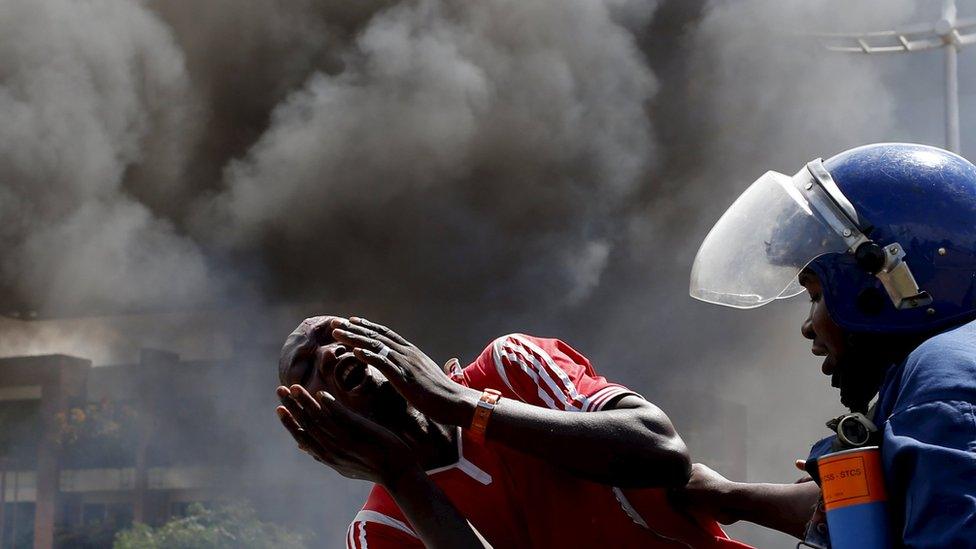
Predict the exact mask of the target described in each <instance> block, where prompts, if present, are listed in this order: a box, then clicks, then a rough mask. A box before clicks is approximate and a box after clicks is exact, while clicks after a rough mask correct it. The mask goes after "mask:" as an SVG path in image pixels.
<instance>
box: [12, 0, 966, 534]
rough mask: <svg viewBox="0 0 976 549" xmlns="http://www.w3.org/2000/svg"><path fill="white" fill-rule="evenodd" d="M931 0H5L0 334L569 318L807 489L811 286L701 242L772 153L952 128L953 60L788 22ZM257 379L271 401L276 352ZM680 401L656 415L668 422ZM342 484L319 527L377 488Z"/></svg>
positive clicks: (207, 349) (564, 328)
mask: <svg viewBox="0 0 976 549" xmlns="http://www.w3.org/2000/svg"><path fill="white" fill-rule="evenodd" d="M964 4H965V3H964ZM940 5H941V2H939V1H934V0H933V1H921V0H920V1H917V2H913V1H909V0H896V1H892V0H884V1H882V0H874V1H861V2H843V1H840V0H834V1H816V2H811V1H802V2H801V1H798V0H796V1H782V0H738V1H737V0H714V1H711V2H706V1H702V0H671V1H665V0H659V1H649V0H602V1H593V0H586V1H584V0H564V1H559V2H555V1H542V0H520V1H514V0H480V1H478V2H462V1H456V0H411V1H378V0H365V1H361V2H350V1H343V2H338V1H334V0H327V1H320V2H313V1H310V0H294V1H287V2H286V1H275V0H247V1H242V0H233V1H231V0H206V1H201V2H193V3H187V2H179V1H176V0H153V1H146V2H138V1H134V0H0V120H3V123H2V124H0V221H2V223H0V246H2V247H0V251H2V255H3V262H2V263H0V294H2V298H3V299H2V301H0V308H2V309H3V312H4V313H5V314H9V315H10V317H8V318H5V319H0V356H11V355H20V354H40V353H50V352H62V353H68V354H73V355H77V356H82V357H85V358H90V359H92V360H93V361H94V363H95V364H96V365H108V364H119V363H124V362H133V361H135V360H136V357H137V356H138V353H139V349H141V348H143V347H151V348H157V349H165V350H170V351H174V352H177V353H180V355H181V357H183V358H186V359H214V358H217V359H221V358H227V357H230V356H233V355H234V353H235V346H236V345H237V344H238V342H241V341H248V342H251V343H254V342H258V343H267V344H277V343H278V342H280V341H281V340H282V339H283V337H284V336H285V335H286V334H287V333H288V331H290V329H291V328H292V327H293V326H294V325H295V324H297V323H298V322H299V321H300V320H301V319H302V317H303V316H306V315H310V314H313V313H321V312H333V313H339V314H360V315H366V316H369V317H371V318H373V319H375V320H378V321H383V322H385V323H387V324H389V325H391V326H393V327H395V328H397V329H399V331H400V332H401V333H402V334H404V335H406V336H407V337H409V338H410V339H412V340H413V341H414V342H416V343H418V344H419V345H420V346H421V347H422V348H424V349H426V350H428V351H429V354H431V355H432V356H434V357H435V358H436V359H444V358H447V357H448V356H450V355H459V356H461V357H463V358H464V359H468V360H470V359H473V358H474V357H475V356H476V355H477V353H478V352H480V350H481V349H482V348H483V346H484V345H485V344H486V343H487V342H488V341H490V340H491V339H492V338H493V337H494V336H496V335H499V334H502V333H506V332H511V331H523V332H529V333H534V334H538V335H544V336H555V337H560V338H562V339H564V340H566V341H568V342H570V343H571V344H573V345H574V346H575V347H577V348H578V349H580V350H581V351H583V352H584V353H585V354H586V355H587V356H589V357H591V358H592V359H593V361H594V363H595V364H596V365H597V367H598V369H599V371H600V372H601V373H603V374H605V375H607V376H608V377H611V378H615V379H617V380H619V381H621V382H623V383H626V384H628V385H630V386H632V387H634V388H636V389H638V390H640V391H641V392H642V393H643V394H645V395H646V396H648V397H649V398H651V399H652V400H659V401H667V399H668V396H667V395H669V394H676V393H678V392H681V391H686V390H693V391H695V392H696V393H699V394H713V395H716V398H721V399H725V400H729V401H732V402H738V403H741V404H744V405H746V406H747V415H746V418H745V421H746V425H747V429H746V433H747V446H748V469H747V473H748V480H757V481H758V480H768V481H788V480H793V479H794V478H795V477H796V476H797V473H796V471H794V470H793V466H792V462H793V459H794V458H796V457H802V456H805V455H806V451H807V449H808V447H809V444H810V443H811V442H812V441H814V440H815V439H817V438H820V437H821V436H824V435H825V434H826V432H825V428H824V427H823V422H824V421H825V420H826V419H827V418H828V417H831V416H832V415H835V414H836V413H838V411H839V404H835V401H836V394H835V393H834V392H833V391H831V390H830V388H829V386H828V385H829V383H828V380H827V379H826V378H824V377H823V376H822V375H820V373H819V364H818V361H817V360H816V359H815V357H812V356H811V355H810V354H809V344H808V342H806V341H805V340H803V339H802V338H801V337H800V335H799V325H800V322H801V320H802V319H803V318H804V314H805V310H806V305H807V304H806V303H805V302H804V301H803V299H802V298H798V299H797V300H796V301H794V302H790V303H783V304H775V305H772V306H770V307H767V308H765V309H762V310H759V311H749V312H740V311H731V310H725V309H721V308H717V307H714V306H709V305H706V304H702V303H698V302H695V301H693V300H692V299H691V298H689V297H687V278H688V272H689V268H690V264H691V261H692V259H693V257H694V253H695V251H696V250H697V246H698V244H699V243H700V241H701V239H702V238H703V237H704V234H705V233H706V232H707V230H708V228H709V227H710V226H711V224H712V223H713V222H714V221H715V220H716V219H717V217H718V216H719V215H720V214H721V213H722V211H724V209H725V208H726V207H727V205H728V204H729V203H730V202H731V201H732V200H733V199H734V198H735V196H736V195H737V194H738V193H739V192H741V191H742V190H743V189H744V188H745V187H746V186H747V185H748V184H749V183H750V182H752V181H753V180H754V179H755V178H757V177H758V176H759V175H761V174H762V173H763V172H764V171H766V170H768V169H775V170H778V171H782V172H785V173H793V172H794V171H795V170H797V169H798V168H799V167H800V166H801V165H802V164H803V163H804V162H806V161H808V160H810V159H811V158H814V157H818V156H823V157H828V156H830V155H832V154H834V153H836V152H839V151H841V150H844V149H846V148H849V147H851V146H854V145H858V144H863V143H867V142H874V141H884V140H892V141H897V140H908V141H917V142H923V143H930V144H936V145H941V144H942V143H943V135H944V134H943V132H944V130H943V99H942V98H943V80H942V79H943V66H942V54H941V52H932V53H917V54H912V55H910V56H907V55H906V56H884V57H882V56H872V57H868V56H849V55H843V54H835V53H830V52H827V51H824V50H823V49H821V48H819V47H818V46H817V45H816V44H815V43H813V42H811V41H810V40H807V39H804V38H802V37H800V36H799V34H800V33H803V32H813V31H818V30H830V29H833V30H851V31H854V30H880V29H883V28H886V27H888V26H891V25H897V24H899V23H904V22H914V21H923V20H936V19H938V17H939V8H940ZM970 7H971V6H968V5H962V6H960V15H961V16H966V15H970V14H971V13H972V12H973V11H974V10H972V9H970ZM973 61H974V57H973V54H972V52H970V51H968V50H963V51H962V53H961V55H960V59H959V68H960V87H961V93H960V102H961V113H962V116H963V122H962V146H963V154H964V155H966V154H967V152H969V151H971V150H972V147H974V146H976V143H974V142H973V140H972V139H970V136H971V132H969V131H968V127H969V125H968V123H967V122H968V121H969V120H971V119H972V117H973V116H974V114H973V113H976V109H974V107H976V105H974V101H973V93H974V89H976V72H974V67H973ZM207 382H212V383H234V382H235V373H234V372H233V371H228V372H227V374H226V377H220V378H218V379H215V380H207ZM254 383H264V380H261V381H254ZM266 384H267V391H268V394H269V398H268V400H267V401H264V402H260V403H255V406H254V413H255V417H259V418H261V420H260V421H264V422H267V423H269V424H270V423H271V422H273V421H274V418H273V412H272V399H271V398H270V396H271V395H270V393H271V391H272V390H273V387H274V384H275V380H274V366H273V365H272V364H271V363H269V364H268V377H267V380H266ZM695 407H696V404H695V402H686V403H685V404H684V405H678V406H674V407H670V408H669V409H668V410H667V411H668V412H669V413H670V414H671V415H672V416H673V417H674V418H675V421H676V423H677V424H678V427H679V429H680V428H681V425H682V418H683V417H692V416H695ZM242 421H243V420H242ZM246 425H247V424H242V425H239V426H236V427H238V428H240V429H241V430H242V432H244V433H246V432H247V429H244V427H245V426H246ZM275 433H277V431H275ZM243 436H245V438H246V434H245V435H243ZM247 443H248V444H250V445H252V446H253V447H254V452H255V454H256V455H260V456H261V459H260V460H256V461H255V463H258V464H261V465H260V466H256V469H255V473H254V474H258V475H261V474H267V475H268V476H269V478H274V475H284V474H285V473H283V472H282V471H281V470H273V471H271V470H266V469H263V468H262V467H264V466H266V465H268V464H272V463H274V462H275V460H276V459H280V460H285V459H290V458H291V457H293V454H294V453H295V450H294V447H293V445H291V444H290V443H288V442H287V439H286V437H285V436H284V434H281V433H278V438H277V439H269V438H268V437H266V436H261V437H254V440H247ZM692 451H693V452H694V451H695V446H694V444H692ZM286 455H287V458H286V457H285V456H286ZM695 457H696V458H697V459H699V460H702V461H705V462H708V461H709V460H716V459H718V457H717V456H709V455H700V454H697V455H696V456H695ZM289 463H291V462H290V461H289ZM312 465H314V464H312ZM312 465H309V466H308V467H307V469H304V471H307V474H320V475H323V476H330V475H332V474H331V473H330V472H328V471H324V470H322V471H320V470H319V469H317V468H315V467H313V466H312ZM332 476H334V475H332ZM328 482H329V483H330V486H333V487H334V488H333V490H334V496H332V500H333V502H334V504H333V505H331V506H330V507H331V509H332V510H333V511H335V512H337V513H339V516H335V514H334V513H333V514H332V515H330V516H329V517H327V518H325V519H323V520H324V521H326V523H327V525H328V526H327V527H326V528H325V535H327V536H328V535H329V531H330V529H332V528H333V525H341V526H335V528H344V524H345V523H346V522H347V521H348V520H349V518H351V516H352V515H353V514H354V511H355V509H356V508H358V505H360V503H361V496H362V494H363V490H364V487H362V486H361V485H354V484H353V483H351V481H344V480H337V479H331V477H330V479H329V480H328ZM344 509H348V512H347V514H346V516H341V513H342V512H343V511H342V510H344ZM306 512H307V514H308V516H314V515H315V513H317V512H320V511H319V510H317V509H311V510H306ZM732 531H733V532H734V533H736V534H738V535H741V536H742V537H743V539H745V540H746V541H751V542H753V543H754V544H757V545H760V546H763V547H786V546H792V543H793V542H790V541H789V540H788V539H786V538H785V537H781V536H776V535H773V534H769V533H766V532H763V531H760V530H759V529H753V528H749V527H741V526H736V527H733V528H732ZM332 535H333V537H332V538H331V539H330V541H329V542H327V543H331V541H332V540H338V539H340V537H341V535H342V530H341V529H340V530H335V531H334V532H333V534H332ZM327 546H329V545H327Z"/></svg>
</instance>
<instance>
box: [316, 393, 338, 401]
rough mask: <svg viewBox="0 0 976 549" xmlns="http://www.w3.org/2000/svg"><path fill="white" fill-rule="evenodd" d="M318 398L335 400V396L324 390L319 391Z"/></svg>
mask: <svg viewBox="0 0 976 549" xmlns="http://www.w3.org/2000/svg"><path fill="white" fill-rule="evenodd" d="M319 398H322V399H325V400H328V401H329V402H333V401H334V400H335V397H334V396H332V395H331V394H329V393H328V392H326V391H319Z"/></svg>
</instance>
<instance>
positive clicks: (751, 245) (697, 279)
mask: <svg viewBox="0 0 976 549" xmlns="http://www.w3.org/2000/svg"><path fill="white" fill-rule="evenodd" d="M813 181H814V180H813V176H812V175H811V173H810V172H809V171H808V170H807V169H806V168H804V169H802V170H800V171H799V172H798V173H797V174H796V175H795V176H793V177H789V176H787V175H784V174H781V173H778V172H773V171H770V172H766V173H765V174H764V175H763V176H762V177H760V178H759V179H757V180H756V181H755V182H754V183H753V184H752V185H751V186H749V188H748V189H746V191H745V192H744V193H742V195H741V196H740V197H739V198H738V199H736V201H735V203H733V204H732V206H730V207H729V209H728V210H726V212H725V214H724V215H722V218H721V219H719V220H718V223H716V224H715V226H714V227H712V230H711V231H709V233H708V236H706V237H705V241H704V242H702V245H701V248H699V249H698V255H697V256H696V257H695V264H694V266H693V267H692V269H691V288H690V293H691V296H692V297H694V298H695V299H700V300H702V301H707V302H709V303H716V304H718V305H726V306H729V307H735V308H738V309H752V308H755V307H760V306H762V305H765V304H766V303H769V302H770V301H773V300H774V299H785V298H788V297H793V296H795V295H797V294H799V293H801V292H802V291H803V287H802V286H800V284H799V282H798V281H797V275H798V274H799V273H800V271H801V270H803V268H804V267H806V266H807V264H809V263H810V261H812V260H813V259H814V258H816V257H818V256H820V255H823V254H825V253H832V252H846V251H847V249H848V244H847V243H846V242H845V241H844V239H843V238H842V237H841V236H840V235H838V234H837V233H836V231H834V230H833V229H831V228H830V224H829V223H827V222H825V221H824V220H823V218H822V217H821V215H820V214H819V213H818V211H817V208H816V207H815V205H811V204H810V202H809V201H808V200H807V198H806V195H805V193H804V192H802V191H801V189H803V188H806V189H809V188H811V183H812V182H813Z"/></svg>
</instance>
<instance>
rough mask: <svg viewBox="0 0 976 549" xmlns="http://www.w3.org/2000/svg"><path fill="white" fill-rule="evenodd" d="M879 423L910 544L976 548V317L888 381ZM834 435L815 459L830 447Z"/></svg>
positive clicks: (896, 518)
mask: <svg viewBox="0 0 976 549" xmlns="http://www.w3.org/2000/svg"><path fill="white" fill-rule="evenodd" d="M874 422H875V424H876V425H878V428H879V429H880V430H881V431H882V433H883V439H882V443H881V457H882V463H883V465H884V469H885V482H886V484H887V489H888V498H889V501H888V508H889V512H890V513H891V515H892V516H891V518H892V523H893V525H894V526H895V531H896V534H898V535H899V536H900V537H902V538H903V543H904V546H906V547H940V548H941V547H976V322H970V323H968V324H964V325H963V326H960V327H958V328H955V329H952V330H949V331H947V332H944V333H942V334H939V335H937V336H935V337H932V338H930V339H929V340H927V341H925V342H924V343H923V344H922V345H920V346H919V347H918V348H917V349H915V350H914V351H913V352H912V353H911V354H910V355H908V357H907V358H906V359H905V361H904V362H902V363H901V364H899V365H897V366H896V367H894V368H892V369H891V370H890V371H889V372H888V373H887V375H886V376H885V380H884V382H883V383H882V386H881V390H880V394H879V399H878V404H877V407H876V411H875V417H874ZM832 439H833V437H831V438H828V439H824V440H822V441H820V442H818V443H817V444H815V445H814V447H813V449H812V450H811V454H810V456H811V457H819V456H821V455H823V454H826V453H829V452H830V446H831V442H832Z"/></svg>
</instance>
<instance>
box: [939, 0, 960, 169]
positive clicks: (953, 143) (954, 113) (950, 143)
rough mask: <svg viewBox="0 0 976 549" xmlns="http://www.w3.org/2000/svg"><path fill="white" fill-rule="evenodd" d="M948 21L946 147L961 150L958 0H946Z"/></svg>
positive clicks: (946, 20) (945, 8)
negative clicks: (957, 34) (957, 40)
mask: <svg viewBox="0 0 976 549" xmlns="http://www.w3.org/2000/svg"><path fill="white" fill-rule="evenodd" d="M941 22H944V23H947V24H948V25H946V26H947V33H948V34H947V35H946V36H945V40H946V44H945V46H944V49H945V76H946V104H945V116H946V148H948V149H949V150H950V151H952V152H954V153H958V152H959V150H960V149H959V50H958V47H957V46H956V41H955V37H954V36H953V33H954V32H955V30H954V27H955V25H956V2H955V0H944V1H943V3H942V21H941Z"/></svg>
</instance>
